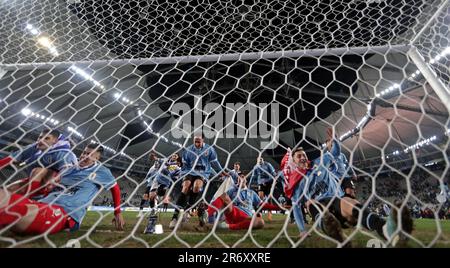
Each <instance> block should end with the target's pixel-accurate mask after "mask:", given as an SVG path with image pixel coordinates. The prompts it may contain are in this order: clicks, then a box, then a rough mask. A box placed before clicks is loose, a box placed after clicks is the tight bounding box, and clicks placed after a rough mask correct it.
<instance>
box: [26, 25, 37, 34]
mask: <svg viewBox="0 0 450 268" xmlns="http://www.w3.org/2000/svg"><path fill="white" fill-rule="evenodd" d="M25 29H27V30H28V31H30V33H31V34H32V35H39V30H38V29H36V28H35V27H34V26H33V25H32V24H30V23H27V25H26V26H25Z"/></svg>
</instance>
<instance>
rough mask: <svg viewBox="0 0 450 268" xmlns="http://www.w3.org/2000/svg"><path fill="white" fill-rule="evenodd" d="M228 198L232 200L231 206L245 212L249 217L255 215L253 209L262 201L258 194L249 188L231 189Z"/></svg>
mask: <svg viewBox="0 0 450 268" xmlns="http://www.w3.org/2000/svg"><path fill="white" fill-rule="evenodd" d="M227 194H228V196H229V197H230V198H231V200H233V204H234V205H235V206H237V207H238V208H239V209H240V210H242V211H243V212H245V214H247V215H248V216H249V217H252V216H253V214H255V208H257V207H258V206H259V205H260V204H261V203H262V200H261V198H259V196H258V194H257V193H256V192H255V191H253V190H252V189H249V188H241V189H239V188H238V187H233V188H232V189H230V190H229V191H228V193H227Z"/></svg>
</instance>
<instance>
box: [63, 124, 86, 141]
mask: <svg viewBox="0 0 450 268" xmlns="http://www.w3.org/2000/svg"><path fill="white" fill-rule="evenodd" d="M67 130H68V131H69V132H71V133H73V134H74V135H75V136H77V137H79V138H82V139H84V136H83V135H82V134H81V133H80V132H78V131H77V130H76V129H74V128H73V127H70V126H69V127H67Z"/></svg>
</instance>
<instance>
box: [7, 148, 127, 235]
mask: <svg viewBox="0 0 450 268" xmlns="http://www.w3.org/2000/svg"><path fill="white" fill-rule="evenodd" d="M102 152H103V148H102V147H101V146H98V145H94V144H89V145H87V146H86V148H85V149H84V151H83V152H82V153H81V156H80V159H79V163H78V165H76V166H73V167H70V168H68V169H66V170H64V171H63V172H62V173H61V174H60V176H61V181H60V184H58V187H57V188H55V189H54V190H53V191H52V192H51V193H50V194H49V195H48V196H47V197H45V198H43V199H40V200H38V201H34V200H31V199H29V198H26V197H25V196H22V195H20V194H15V193H10V192H8V191H7V190H5V189H0V229H3V228H11V230H12V231H13V232H15V233H19V234H43V233H47V232H48V233H50V234H53V233H57V232H59V231H62V230H64V229H71V230H77V229H78V228H79V227H80V224H81V223H82V220H83V218H84V216H85V215H86V210H87V208H88V206H90V205H91V203H92V201H93V200H94V199H95V197H96V196H97V195H98V193H99V191H100V190H102V189H104V188H106V189H110V190H111V193H112V195H113V201H114V208H115V209H114V215H115V217H114V219H113V223H115V225H116V228H117V229H119V230H122V229H123V226H124V224H125V222H124V220H123V217H122V215H121V213H120V189H119V185H118V184H117V183H116V182H115V179H114V177H113V175H112V174H111V171H110V170H109V169H108V168H106V167H104V166H103V165H102V164H101V163H99V162H98V161H99V160H100V157H101V154H102Z"/></svg>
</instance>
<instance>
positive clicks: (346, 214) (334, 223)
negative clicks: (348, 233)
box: [300, 134, 413, 246]
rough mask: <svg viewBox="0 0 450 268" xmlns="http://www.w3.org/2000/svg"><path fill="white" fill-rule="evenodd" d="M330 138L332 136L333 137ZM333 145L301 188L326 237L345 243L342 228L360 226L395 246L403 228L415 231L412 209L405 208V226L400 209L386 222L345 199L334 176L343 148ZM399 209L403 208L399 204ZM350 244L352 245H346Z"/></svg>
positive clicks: (314, 217) (334, 140) (317, 161)
mask: <svg viewBox="0 0 450 268" xmlns="http://www.w3.org/2000/svg"><path fill="white" fill-rule="evenodd" d="M330 136H331V137H332V135H331V134H330ZM332 142H333V149H334V150H332V151H330V152H325V153H323V154H322V155H321V157H320V158H319V159H316V160H315V161H314V167H313V168H312V169H311V170H310V171H308V173H307V174H306V178H305V179H306V180H305V179H303V180H302V181H301V182H300V185H301V186H300V187H303V189H304V190H303V191H302V193H303V195H304V198H305V199H306V207H307V209H308V212H309V213H310V214H311V217H312V219H313V220H314V221H318V225H319V227H320V228H321V229H322V230H323V231H324V233H325V234H327V235H328V236H330V237H331V238H333V239H335V240H336V241H338V242H340V243H343V242H344V241H345V237H344V235H343V232H342V228H345V227H354V226H356V225H357V224H358V223H359V224H361V225H362V226H363V227H364V228H366V229H368V230H374V231H376V232H377V233H378V234H379V235H380V236H381V237H382V238H383V239H385V240H387V241H390V242H391V243H392V244H393V245H395V244H396V243H397V242H398V241H399V239H400V238H401V237H402V236H401V235H400V234H399V233H397V232H396V231H397V228H398V226H399V225H400V226H401V228H402V230H403V231H404V232H405V233H411V232H412V229H413V222H412V219H411V214H410V212H409V209H408V208H407V207H406V206H405V207H404V208H402V210H401V216H400V219H401V224H398V222H397V208H393V209H392V213H391V214H390V216H389V218H388V220H387V221H386V220H384V219H383V218H382V217H381V216H380V215H377V214H374V213H371V212H370V211H369V210H368V209H367V208H363V206H362V204H361V203H359V202H358V201H357V200H356V199H354V198H350V197H347V196H344V193H343V190H342V189H341V187H339V182H338V181H337V180H336V176H335V175H334V172H335V171H336V166H333V163H334V157H335V156H338V155H339V154H340V153H341V152H340V145H339V142H338V141H337V140H336V139H333V140H332ZM301 157H306V154H304V155H302V156H301ZM306 160H307V159H306ZM396 206H397V207H400V205H399V204H398V205H396ZM403 238H405V237H404V236H403ZM349 245H350V243H348V244H346V245H344V246H349Z"/></svg>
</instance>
